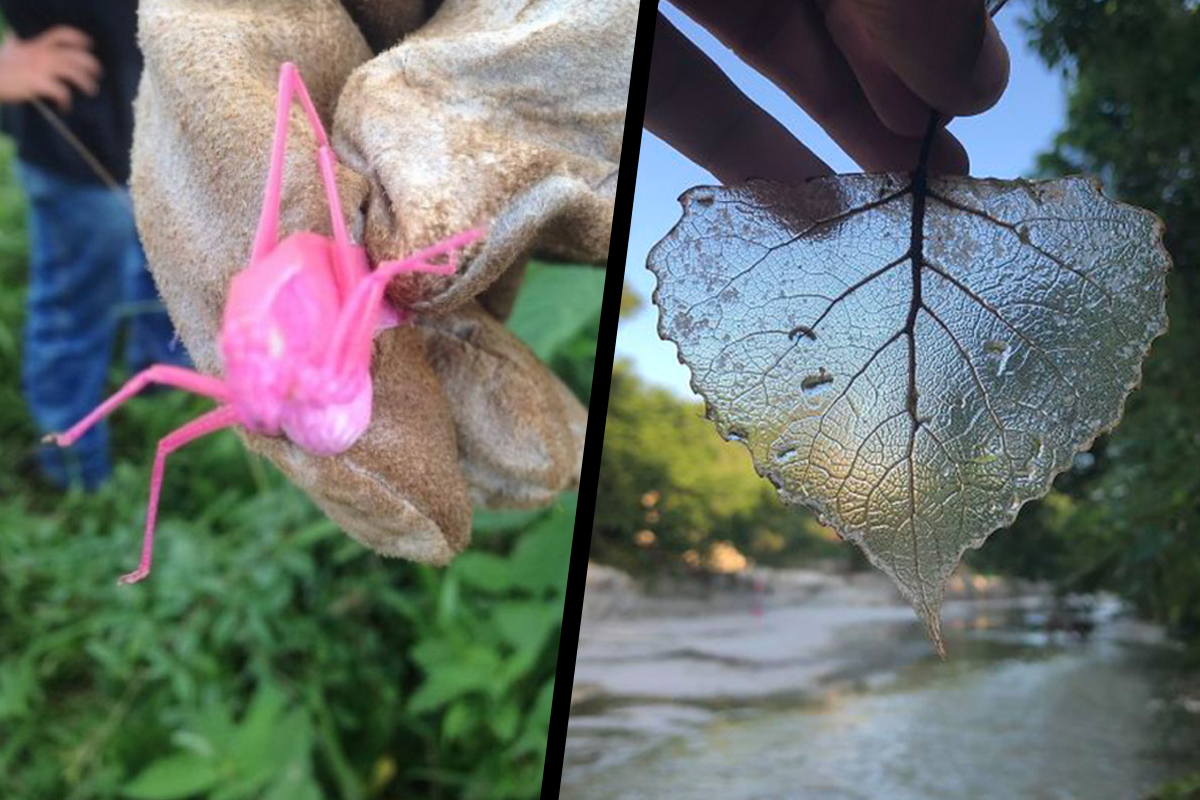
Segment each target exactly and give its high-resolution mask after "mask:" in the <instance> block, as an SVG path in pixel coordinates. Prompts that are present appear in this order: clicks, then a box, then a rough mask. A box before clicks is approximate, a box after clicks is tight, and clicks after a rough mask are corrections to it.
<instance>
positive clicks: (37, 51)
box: [0, 25, 102, 111]
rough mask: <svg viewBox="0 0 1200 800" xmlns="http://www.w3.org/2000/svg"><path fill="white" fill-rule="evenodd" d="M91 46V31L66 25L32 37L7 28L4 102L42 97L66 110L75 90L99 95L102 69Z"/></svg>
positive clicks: (2, 55)
mask: <svg viewBox="0 0 1200 800" xmlns="http://www.w3.org/2000/svg"><path fill="white" fill-rule="evenodd" d="M91 47H92V40H91V39H89V38H88V36H87V34H85V33H84V32H83V31H81V30H79V29H77V28H71V27H68V26H65V25H58V26H55V27H53V28H50V29H49V30H47V31H45V32H43V33H40V34H38V35H37V36H34V37H33V38H31V39H21V38H19V37H18V36H17V35H16V34H14V33H13V32H12V31H11V30H10V31H7V32H6V33H5V34H4V38H3V40H2V41H0V103H23V102H26V101H28V100H33V99H35V98H40V99H45V100H50V101H52V102H53V103H54V104H55V105H57V106H58V107H59V108H60V109H62V110H64V111H65V110H67V109H68V108H70V106H71V92H72V90H73V89H78V90H79V91H81V92H84V93H85V94H95V93H96V90H97V88H98V86H99V81H100V74H101V71H102V70H101V67H100V62H99V61H98V60H97V59H96V57H95V56H94V55H92V52H91Z"/></svg>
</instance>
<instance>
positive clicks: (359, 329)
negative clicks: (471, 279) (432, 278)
mask: <svg viewBox="0 0 1200 800" xmlns="http://www.w3.org/2000/svg"><path fill="white" fill-rule="evenodd" d="M485 232H486V229H484V228H474V229H472V230H469V231H464V232H463V233H460V234H457V235H455V236H451V237H450V238H449V239H446V240H444V241H441V242H438V243H437V244H435V245H433V246H431V247H427V248H425V249H424V250H419V251H417V252H416V253H413V254H412V255H411V256H409V257H408V258H404V259H400V260H398V261H382V262H380V264H379V266H378V267H377V268H376V269H375V271H374V272H372V273H371V274H370V275H368V276H367V278H366V279H365V280H363V282H362V283H360V284H359V285H358V286H357V287H356V288H355V290H354V294H353V295H351V298H350V302H349V303H347V304H346V305H345V307H344V308H343V309H342V311H341V314H340V315H339V316H338V321H337V326H336V327H335V328H334V333H333V338H332V339H331V340H330V348H329V350H328V355H327V356H326V364H325V366H326V368H328V369H329V370H330V371H336V370H340V371H342V372H346V371H350V370H353V369H355V368H356V367H357V366H358V365H360V364H362V363H363V360H364V359H368V360H369V359H370V355H371V340H372V339H373V338H374V336H375V326H376V323H377V322H378V320H379V306H380V304H381V303H382V302H383V293H384V290H386V289H387V285H388V283H389V282H390V281H391V280H392V278H395V277H396V276H397V275H401V274H404V273H408V272H433V273H440V274H443V275H453V274H454V273H455V272H456V271H457V269H458V264H457V260H456V258H455V256H457V254H458V251H459V250H461V249H462V248H464V247H466V246H467V245H469V244H471V243H472V242H474V241H476V240H477V239H479V238H480V237H482V236H483V235H484V233H485ZM440 256H448V259H447V262H446V263H445V264H431V263H430V261H431V260H432V259H435V258H438V257H440Z"/></svg>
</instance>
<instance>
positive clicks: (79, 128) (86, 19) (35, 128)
mask: <svg viewBox="0 0 1200 800" xmlns="http://www.w3.org/2000/svg"><path fill="white" fill-rule="evenodd" d="M0 13H2V14H3V15H4V19H5V20H6V21H7V22H8V24H9V26H10V27H11V28H12V30H13V32H14V33H15V34H16V35H17V36H19V37H21V38H22V39H29V38H32V37H34V36H36V35H37V34H39V33H41V32H42V31H44V30H46V29H47V28H52V27H54V26H55V25H70V26H71V27H74V28H79V29H80V30H82V31H83V32H84V33H86V34H87V35H88V36H90V37H92V43H93V53H94V55H95V56H96V58H97V59H98V60H99V61H100V64H101V66H102V67H103V68H104V76H103V78H102V79H101V81H100V91H99V92H98V93H97V94H96V96H94V97H88V96H87V95H85V94H84V93H83V92H80V91H78V90H75V91H74V92H73V93H72V102H71V110H70V111H69V112H67V113H66V114H60V116H62V119H63V121H64V122H65V123H66V124H67V127H68V128H70V130H71V131H72V132H73V133H74V134H75V135H76V136H77V137H78V138H79V140H80V141H81V142H83V144H84V145H85V146H86V147H87V148H88V150H90V151H91V152H92V154H93V155H95V156H96V158H97V159H98V160H99V161H100V163H101V164H103V165H104V167H105V168H106V169H107V170H108V171H109V172H110V173H112V176H113V177H114V178H116V179H117V181H119V182H121V183H128V182H129V149H130V147H131V146H132V144H133V98H134V95H135V94H137V85H138V78H139V76H140V75H141V72H142V54H141V52H140V51H139V50H138V48H137V0H0ZM47 105H48V106H49V107H50V108H51V109H52V110H54V111H55V112H56V113H58V112H57V109H56V108H55V107H54V104H53V103H48V104H47ZM0 124H2V127H3V129H4V132H5V133H7V134H9V135H10V136H12V137H13V138H14V139H15V140H16V142H17V155H18V156H19V157H20V158H21V159H22V160H23V161H28V162H30V163H33V164H35V165H37V166H39V167H42V168H44V169H47V170H50V171H52V172H55V173H57V174H59V175H61V176H62V177H64V178H67V179H69V180H75V181H79V182H86V183H100V182H101V179H100V177H99V176H97V175H96V173H95V172H94V171H93V170H92V169H91V168H89V167H88V165H87V162H85V161H84V160H83V159H82V158H81V157H80V155H79V154H78V153H76V152H75V150H74V149H72V147H71V145H70V144H68V143H67V141H66V139H65V138H64V137H63V136H62V134H60V133H59V132H58V131H56V130H54V128H52V127H51V125H50V123H49V122H47V121H46V119H45V118H43V117H42V115H41V114H40V113H39V112H38V110H37V109H36V108H34V107H33V105H32V104H31V103H19V104H14V105H5V106H4V107H3V108H2V109H0Z"/></svg>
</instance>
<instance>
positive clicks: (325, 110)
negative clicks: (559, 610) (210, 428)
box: [133, 0, 636, 563]
mask: <svg viewBox="0 0 1200 800" xmlns="http://www.w3.org/2000/svg"><path fill="white" fill-rule="evenodd" d="M492 6H493V4H490V3H487V2H479V3H471V2H454V0H448V2H446V3H444V4H443V5H442V7H441V8H440V10H439V11H438V12H437V14H435V15H434V17H433V18H432V19H430V20H428V21H425V20H423V19H422V18H421V14H420V13H418V11H419V9H418V8H417V6H416V5H415V4H412V3H405V2H401V3H382V2H379V0H346V5H345V7H344V6H343V5H342V4H340V3H338V2H335V0H226V2H222V3H219V4H216V3H212V2H210V1H209V0H143V2H142V3H141V6H140V11H139V15H140V17H139V36H140V39H141V44H142V48H143V51H144V53H145V57H146V71H145V73H144V76H143V80H142V87H141V91H140V94H139V98H138V103H137V124H136V129H135V142H134V153H133V162H134V163H133V192H134V198H135V203H136V207H137V216H138V226H139V230H140V232H141V234H142V238H143V240H144V243H145V246H146V250H147V253H148V255H149V260H150V264H151V267H152V270H153V271H154V275H155V280H156V282H157V283H158V286H159V289H160V291H161V293H162V295H163V298H164V300H165V301H166V303H167V306H168V308H169V310H170V311H171V315H172V317H173V319H174V321H175V323H176V326H177V328H178V330H179V332H180V335H181V337H182V338H183V340H184V342H185V343H186V344H187V346H188V349H189V352H190V353H191V355H192V357H193V359H194V360H195V362H196V364H197V366H198V367H199V368H200V369H201V370H203V371H205V372H210V373H219V372H220V361H219V358H218V355H217V349H216V341H217V334H218V330H219V326H220V319H221V312H222V308H223V303H224V295H225V291H226V289H227V287H228V284H229V279H230V276H231V275H233V274H234V273H235V272H237V271H238V270H240V269H242V268H243V267H244V266H245V264H246V260H247V258H248V254H249V252H250V244H251V239H252V236H253V230H254V223H255V220H256V219H257V214H258V210H259V207H260V203H261V201H262V200H261V198H262V188H263V182H264V180H265V175H266V164H267V157H268V153H269V148H270V142H271V134H272V129H273V116H274V111H273V109H274V104H275V89H276V84H277V74H278V69H279V65H280V64H281V63H282V62H284V61H289V60H290V61H293V62H295V63H296V64H297V66H298V67H299V69H300V73H301V75H302V76H303V78H304V81H305V83H306V84H307V86H308V88H309V90H310V93H311V95H312V98H313V101H314V103H315V105H316V106H317V108H318V110H319V112H320V113H321V115H322V117H323V119H324V120H325V122H326V124H327V127H330V129H331V138H332V140H333V145H334V149H335V150H336V151H337V152H338V154H339V156H340V157H341V158H342V161H343V164H342V166H340V167H339V170H338V183H339V190H340V193H341V200H342V204H343V212H344V213H345V215H346V217H347V219H348V220H349V222H350V223H351V227H352V229H353V230H354V231H356V234H357V235H358V236H359V237H363V236H364V231H365V242H366V244H367V246H368V250H369V252H370V254H371V256H372V259H373V260H376V261H378V260H382V259H385V258H390V257H393V256H397V255H403V254H406V253H407V252H411V251H412V250H413V249H415V248H418V247H421V246H424V245H427V244H430V243H432V242H433V241H435V240H437V239H440V238H443V237H444V236H445V235H448V234H450V233H454V232H457V231H459V230H462V229H464V228H468V227H473V226H475V225H479V224H487V225H489V232H488V237H487V239H486V240H485V241H484V242H483V243H482V245H481V246H479V247H477V248H476V249H475V250H474V251H473V253H472V255H473V257H472V258H471V259H469V260H468V261H467V262H466V263H465V265H464V268H463V269H462V270H460V275H458V276H456V277H452V278H439V279H436V280H428V279H427V276H421V278H420V279H415V280H414V279H411V278H410V279H408V280H407V281H406V282H398V283H400V284H401V285H399V286H398V287H395V290H394V292H393V295H394V299H396V300H397V301H398V302H403V303H404V304H406V305H410V306H412V307H414V308H415V309H418V314H417V315H416V317H415V324H414V325H412V326H405V327H402V328H399V329H395V330H392V331H387V332H385V333H383V334H381V335H380V336H379V337H377V339H376V342H377V346H376V352H375V356H374V360H373V369H372V371H373V374H374V376H375V398H374V403H375V411H374V417H373V419H372V423H371V426H370V427H369V428H368V430H367V432H366V433H365V434H364V436H363V437H362V438H361V439H360V440H359V441H358V442H357V443H356V444H355V445H354V447H352V448H351V449H350V450H349V451H347V452H346V453H344V454H343V455H341V456H337V457H333V458H322V457H316V456H312V455H309V454H308V453H306V452H304V451H302V450H300V449H299V448H297V447H296V446H295V445H293V444H291V443H290V442H288V441H286V440H284V439H277V438H269V437H260V436H251V435H247V436H246V438H247V440H248V444H249V445H250V446H251V447H252V448H253V449H255V450H258V451H259V452H262V453H264V454H265V455H267V456H268V457H269V458H271V459H272V460H273V461H274V462H275V463H276V464H278V465H279V466H280V468H281V469H282V470H283V471H284V472H285V474H287V475H288V477H289V478H291V479H292V480H293V481H294V482H295V483H297V485H299V486H300V487H301V488H303V489H304V490H305V491H306V492H307V493H308V494H309V495H310V496H311V497H312V498H313V499H314V501H316V502H317V504H318V505H320V506H321V507H322V508H323V509H324V510H325V511H326V513H328V514H329V516H330V517H331V518H332V519H333V520H334V521H335V522H337V523H338V524H339V525H341V526H342V527H343V528H344V529H345V530H346V531H347V533H349V534H351V535H352V536H354V537H355V538H357V539H359V540H360V541H362V542H363V543H365V544H367V545H368V546H370V547H372V548H373V549H375V550H377V551H378V552H380V553H383V554H385V555H397V556H404V557H407V558H412V559H415V560H420V561H426V562H432V563H444V562H445V561H447V560H449V559H450V558H451V557H452V556H453V555H454V554H455V553H456V552H458V551H459V550H461V549H462V548H463V547H464V546H465V545H466V543H467V541H468V539H469V531H470V502H469V500H471V499H473V500H475V501H476V502H480V503H485V504H489V505H531V504H538V503H544V502H546V501H548V500H549V499H550V498H551V497H553V495H554V494H555V492H557V491H559V490H561V489H563V488H566V487H568V486H571V485H573V484H574V483H575V482H577V481H578V474H579V460H580V455H581V451H582V441H583V431H584V428H585V427H586V412H585V411H584V410H583V409H582V407H581V406H580V405H579V403H578V401H577V400H576V399H575V398H574V397H573V396H571V395H570V393H569V392H568V391H567V390H566V389H565V387H564V386H563V385H562V384H561V383H560V382H559V381H558V380H557V378H555V377H554V376H553V375H552V374H551V373H549V371H548V370H547V369H546V368H545V366H544V365H542V364H541V363H540V362H538V361H537V360H536V358H534V357H533V356H532V355H531V354H530V353H529V352H528V351H527V350H526V349H525V348H524V347H523V345H521V344H520V343H519V342H517V341H516V340H515V339H514V338H513V337H512V335H511V334H509V333H508V331H507V330H506V329H505V328H504V327H503V326H502V325H500V324H499V323H498V322H497V321H496V320H495V319H494V318H493V317H491V316H489V315H488V314H487V313H485V312H484V311H482V310H481V306H480V303H482V304H483V305H484V306H486V307H488V308H494V309H495V310H497V311H499V312H502V313H503V312H504V311H505V309H506V307H507V306H509V305H511V298H512V296H513V294H514V287H515V286H516V285H517V284H518V283H519V276H520V273H521V269H522V267H523V264H524V262H525V260H526V258H527V257H528V255H529V254H530V253H531V252H534V251H537V252H547V253H550V254H555V255H562V256H569V257H572V258H574V259H586V260H590V261H595V262H603V261H604V260H606V258H607V244H608V236H609V232H610V230H611V219H612V197H613V191H614V189H615V175H616V164H617V163H618V162H619V156H620V154H619V147H620V131H621V128H622V127H623V123H624V120H623V115H624V102H625V94H626V92H625V88H627V84H628V72H629V59H628V58H625V59H624V60H623V61H622V60H620V58H618V57H617V56H616V55H615V54H614V53H613V52H611V51H610V52H609V53H608V54H607V58H606V60H605V63H603V64H601V63H598V62H593V61H592V60H590V58H591V55H590V54H591V50H590V49H589V48H588V47H585V46H582V45H579V41H581V40H582V39H583V38H586V37H587V36H588V35H589V33H588V32H589V31H592V30H593V29H594V28H595V27H596V26H597V25H599V26H600V27H601V28H603V29H605V30H608V28H609V27H611V28H612V30H611V31H609V35H610V36H613V37H615V38H616V39H620V38H621V37H622V36H623V37H624V38H625V39H627V42H628V44H627V49H630V48H632V43H633V33H634V21H635V17H636V6H635V5H634V4H633V3H632V2H622V3H621V4H618V8H620V9H622V12H621V13H618V14H614V13H613V12H612V11H611V10H597V9H592V8H590V7H589V6H587V5H586V4H580V3H568V2H562V1H561V0H555V1H552V2H530V3H526V4H525V6H524V7H521V6H520V5H519V4H518V6H515V7H509V8H508V11H507V17H502V16H497V14H496V12H495V11H494V10H491V9H492ZM600 18H604V20H606V22H605V23H604V24H603V25H600V23H599V22H597V20H598V19H600ZM472 20H474V22H475V23H476V24H475V25H474V29H475V30H476V34H475V36H474V37H473V36H472V34H471V30H472V23H471V21H472ZM360 26H361V27H360ZM573 27H574V28H578V31H577V37H576V38H574V39H573V38H572V36H571V35H568V34H570V32H571V31H572V29H573ZM618 29H620V30H618ZM439 30H441V31H442V32H443V33H442V34H438V31H439ZM555 31H558V33H555ZM364 32H365V34H366V35H365V36H364ZM406 33H407V37H406V38H405V39H404V40H403V41H401V43H400V44H398V45H396V46H394V47H392V48H391V49H386V50H385V51H384V52H383V54H382V55H380V56H374V54H373V49H372V45H374V47H375V48H376V49H382V48H385V47H387V46H388V44H389V40H393V39H394V37H396V36H403V35H405V34H406ZM439 36H445V37H448V38H447V39H446V40H445V41H441V43H440V44H439V41H440V39H439ZM368 41H370V42H371V44H368ZM522 41H524V43H523V44H522V43H521V42H522ZM591 47H593V48H594V45H593V46H591ZM456 51H457V52H458V53H459V55H458V56H457V57H456V56H455V55H454V54H455V52H456ZM576 51H587V53H586V54H585V56H586V57H584V56H581V55H580V53H578V52H576ZM539 70H540V71H541V73H542V74H541V77H540V79H534V78H533V77H532V75H533V73H535V72H537V71H539ZM593 72H594V73H595V74H593ZM559 82H565V83H573V84H574V85H575V87H576V88H575V89H574V92H573V93H574V95H579V94H583V93H584V92H582V91H580V89H579V87H580V86H584V87H594V88H596V89H597V91H598V92H599V93H600V94H606V96H607V97H608V101H604V102H608V103H609V105H608V106H607V107H606V110H605V111H604V112H603V113H601V111H600V109H601V106H602V105H604V103H603V102H601V101H600V100H589V101H588V102H587V103H586V104H582V105H581V104H579V103H575V105H576V106H578V107H576V108H574V110H573V111H572V110H571V108H572V106H571V104H572V103H574V100H573V98H572V96H571V95H572V93H571V92H567V91H565V90H563V91H562V92H561V93H560V92H558V89H557V86H558V83H559ZM542 84H544V87H543V86H542ZM456 87H457V88H456ZM504 87H507V88H504ZM539 87H542V88H539ZM601 90H603V91H601ZM539 91H542V92H543V94H544V95H545V98H544V101H543V100H539V95H538V92H539ZM560 94H561V95H562V96H559V95H560ZM618 95H619V98H618ZM472 97H474V98H476V99H475V100H472V99H471V98H472ZM518 98H523V103H524V105H521V104H518V103H516V99H518ZM610 101H611V102H610ZM589 104H590V105H589ZM584 105H588V106H589V107H588V108H586V109H585V108H584V107H583V106H584ZM335 109H336V111H335ZM585 112H586V113H585ZM522 114H525V115H526V118H524V119H523V120H522V119H521V118H520V117H521V115H522ZM414 116H417V117H420V119H414ZM335 120H336V122H334V121H335ZM330 123H333V124H332V125H331V124H330ZM498 130H504V131H505V135H498V134H497V133H496V131H498ZM389 131H390V132H391V137H390V138H389V135H388V132H389ZM314 151H315V144H314V139H313V136H312V134H311V132H310V131H309V130H308V126H307V123H306V122H305V120H304V118H303V116H302V114H301V113H300V111H299V109H298V108H294V109H293V116H292V125H291V128H290V131H289V146H288V155H287V160H286V170H285V180H284V194H283V204H282V215H281V220H280V230H281V233H282V234H287V233H290V232H293V231H298V230H315V231H317V232H319V233H323V234H326V235H327V234H328V233H329V230H328V227H329V226H328V212H327V209H326V208H325V200H324V193H323V191H322V189H321V186H320V181H319V177H318V174H317V170H316V167H315V156H314ZM360 240H364V239H362V238H360ZM415 277H416V276H412V278H415ZM476 299H478V300H479V301H480V303H475V302H471V301H473V300H476Z"/></svg>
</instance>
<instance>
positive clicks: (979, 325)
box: [649, 175, 1170, 650]
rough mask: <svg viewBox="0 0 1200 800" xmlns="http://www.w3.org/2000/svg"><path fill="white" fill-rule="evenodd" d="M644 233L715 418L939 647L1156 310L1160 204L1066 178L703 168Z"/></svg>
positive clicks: (1144, 343)
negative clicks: (678, 216)
mask: <svg viewBox="0 0 1200 800" xmlns="http://www.w3.org/2000/svg"><path fill="white" fill-rule="evenodd" d="M681 202H682V203H683V207H684V216H683V219H682V220H681V221H680V222H679V224H678V225H677V226H676V227H675V229H674V230H672V231H671V233H670V234H669V235H668V236H667V237H666V238H664V239H663V240H662V241H661V242H659V244H658V245H657V246H656V247H655V248H654V250H653V251H652V252H651V254H650V259H649V267H650V269H651V270H652V271H653V272H654V273H655V274H656V275H657V277H658V289H657V291H656V292H655V302H656V303H657V304H658V306H659V310H660V315H661V316H660V325H659V330H660V333H661V334H662V336H663V337H664V338H667V339H670V340H672V341H674V342H675V343H676V344H677V345H678V347H679V355H680V360H681V361H683V362H684V363H685V364H686V365H687V366H688V367H689V368H690V369H691V373H692V386H693V388H694V389H695V390H696V391H697V392H699V393H700V394H701V395H702V396H703V397H704V398H705V400H706V401H707V406H708V416H709V418H710V419H712V420H713V421H714V422H715V423H716V424H717V427H718V429H719V430H720V432H721V434H722V435H723V436H724V437H725V438H727V439H730V440H737V441H741V442H743V443H744V444H745V445H746V447H747V448H748V449H749V450H750V453H751V455H752V457H753V459H754V465H755V468H756V469H757V470H758V472H759V473H760V474H761V475H763V476H765V477H767V478H768V479H770V480H771V482H772V483H774V484H775V486H776V487H777V489H778V490H779V493H780V495H781V496H782V497H783V499H784V500H785V501H787V502H790V503H802V504H805V505H808V506H810V507H812V508H813V509H814V510H816V511H817V513H818V514H819V515H820V516H821V517H822V519H823V520H824V521H825V522H827V523H828V524H830V525H832V526H834V527H835V528H836V529H837V530H838V531H839V533H840V534H841V535H842V536H843V537H844V538H846V539H849V540H851V541H853V542H855V543H857V544H858V545H859V546H860V547H862V548H863V550H864V551H865V552H866V554H867V556H868V557H869V558H870V560H871V562H872V563H874V564H875V565H876V566H877V567H879V568H880V569H882V570H883V571H884V572H885V573H887V574H888V575H889V576H891V578H892V579H893V580H895V582H896V584H897V585H898V586H899V587H900V590H901V591H902V592H903V594H904V595H905V597H907V598H908V599H909V600H910V601H911V602H912V603H913V606H914V607H915V608H916V610H917V612H918V613H919V614H920V615H921V617H922V618H923V619H924V621H925V623H926V625H927V627H928V629H929V632H930V635H931V636H932V637H933V639H934V641H935V643H936V644H937V646H938V648H939V650H940V649H941V636H940V631H939V609H940V607H941V603H942V598H943V595H944V587H945V581H946V579H947V578H948V577H949V575H950V573H951V571H952V570H953V569H954V567H955V566H956V565H957V564H958V561H959V559H960V557H961V556H962V553H963V551H964V550H966V548H968V547H979V546H980V545H981V544H982V543H983V541H984V540H985V539H986V538H987V536H988V535H989V534H990V533H991V532H992V531H994V530H995V529H996V528H998V527H1001V526H1004V525H1008V524H1010V523H1011V522H1012V521H1013V519H1014V518H1015V517H1016V514H1017V511H1018V510H1019V509H1020V507H1021V505H1022V504H1024V503H1025V502H1026V501H1028V500H1030V499H1033V498H1036V497H1040V496H1042V495H1044V494H1045V493H1046V492H1047V491H1048V489H1049V487H1050V483H1051V481H1052V480H1053V478H1054V476H1055V475H1057V474H1058V473H1060V472H1062V471H1064V470H1066V469H1067V468H1068V467H1070V465H1071V462H1072V458H1073V456H1074V454H1075V453H1076V452H1078V451H1080V450H1083V449H1086V448H1087V447H1089V446H1090V445H1091V443H1092V441H1093V440H1094V439H1095V437H1096V436H1097V435H1098V434H1099V433H1101V432H1103V431H1105V430H1107V429H1109V428H1111V427H1112V426H1113V425H1115V424H1116V422H1117V420H1118V419H1119V417H1120V414H1121V408H1122V406H1123V404H1124V401H1125V398H1126V396H1127V395H1128V394H1129V392H1130V391H1131V390H1132V389H1133V388H1134V387H1135V386H1136V385H1137V383H1138V381H1139V380H1140V376H1141V363H1142V360H1143V359H1144V357H1145V355H1146V353H1147V351H1148V349H1149V346H1150V342H1151V341H1152V340H1153V339H1154V338H1155V337H1156V336H1158V335H1159V334H1161V333H1162V332H1163V331H1164V330H1165V328H1166V322H1167V320H1166V310H1165V292H1166V273H1167V270H1168V269H1169V266H1170V259H1169V257H1168V256H1167V253H1166V251H1165V250H1163V248H1162V244H1161V223H1160V222H1159V221H1158V219H1157V218H1156V217H1154V216H1153V215H1152V214H1150V213H1148V212H1145V211H1142V210H1140V209H1137V208H1133V207H1131V206H1127V205H1124V204H1121V203H1117V202H1114V201H1112V200H1109V199H1107V198H1105V197H1104V196H1103V195H1102V194H1101V193H1100V190H1099V187H1098V185H1097V184H1095V183H1094V182H1092V181H1089V180H1085V179H1082V178H1065V179H1060V180H1053V181H1045V182H1040V183H1030V182H1026V181H999V180H974V179H969V178H947V179H933V178H931V179H929V181H928V185H927V186H923V185H918V184H917V183H916V182H915V181H914V180H913V179H910V178H909V176H907V175H847V176H837V177H832V178H822V179H817V180H813V181H810V182H808V183H805V184H803V185H799V186H784V185H779V184H772V183H767V182H752V183H749V184H744V185H741V186H735V187H729V188H706V187H699V188H696V189H692V190H691V191H689V192H687V193H686V194H685V195H684V196H683V198H681Z"/></svg>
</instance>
